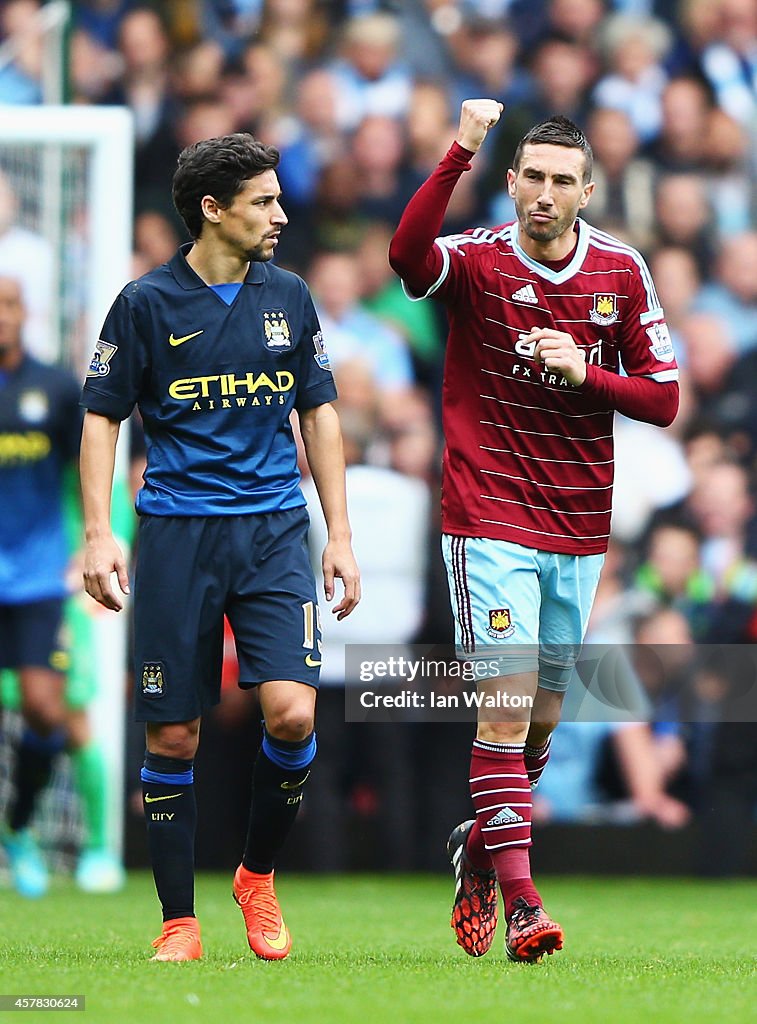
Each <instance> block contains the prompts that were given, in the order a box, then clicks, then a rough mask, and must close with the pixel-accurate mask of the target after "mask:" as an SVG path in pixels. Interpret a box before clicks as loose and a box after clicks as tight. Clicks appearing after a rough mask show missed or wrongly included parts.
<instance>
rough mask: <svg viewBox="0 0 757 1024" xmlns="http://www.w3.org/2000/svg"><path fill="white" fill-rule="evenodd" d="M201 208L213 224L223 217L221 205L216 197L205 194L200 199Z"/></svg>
mask: <svg viewBox="0 0 757 1024" xmlns="http://www.w3.org/2000/svg"><path fill="white" fill-rule="evenodd" d="M200 208H201V209H202V212H203V215H204V216H205V219H206V220H209V221H210V222H211V224H218V222H219V221H220V219H221V207H220V206H219V204H218V200H217V199H214V197H213V196H203V197H202V199H201V200H200Z"/></svg>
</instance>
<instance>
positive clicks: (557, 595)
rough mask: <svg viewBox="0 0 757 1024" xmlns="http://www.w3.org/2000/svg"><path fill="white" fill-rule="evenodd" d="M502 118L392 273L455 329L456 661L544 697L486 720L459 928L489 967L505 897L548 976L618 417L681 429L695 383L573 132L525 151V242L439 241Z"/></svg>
mask: <svg viewBox="0 0 757 1024" xmlns="http://www.w3.org/2000/svg"><path fill="white" fill-rule="evenodd" d="M502 109H503V108H502V105H501V104H500V103H498V102H496V101H495V100H490V99H476V100H466V101H465V102H464V103H463V105H462V111H461V116H460V126H459V131H458V134H457V137H456V140H455V141H454V142H453V144H452V146H451V148H450V150H449V151H448V153H447V154H446V156H445V157H444V158H443V159H442V161H441V163H440V164H439V166H438V167H437V168H436V170H435V171H434V172H433V174H432V175H431V176H430V177H429V179H428V180H427V181H426V182H425V183H424V184H423V185H422V186H421V188H420V189H419V190H418V192H417V193H416V194H415V196H413V198H412V199H411V200H410V202H409V204H408V206H407V208H406V210H405V212H404V214H403V216H402V219H401V221H400V223H399V226H398V228H397V231H396V233H395V235H394V238H393V240H392V243H391V248H390V262H391V264H392V266H393V267H394V269H395V271H396V272H397V273H398V274H399V275H400V277H401V278H402V279H403V282H404V285H405V288H406V291H407V292H408V294H409V295H410V297H411V298H423V297H426V296H430V295H433V296H434V297H435V298H437V299H439V300H440V301H441V302H443V303H444V305H445V306H446V309H447V313H448V316H449V323H450V330H449V340H448V345H447V355H446V364H445V375H444V388H443V418H444V431H445V440H446V450H445V453H444V467H443V491H442V494H443V497H442V516H443V539H442V544H443V551H444V557H445V561H446V565H447V572H448V577H449V585H450V594H451V602H452V607H453V612H454V616H455V627H456V646H457V651H458V656H460V657H464V658H467V659H473V658H479V659H481V665H482V666H484V662H485V663H486V665H485V666H484V669H485V671H484V672H482V675H485V676H487V677H488V678H483V679H482V681H481V683H480V689H482V690H483V691H484V692H485V693H486V694H487V695H493V694H494V693H495V691H496V692H498V693H500V695H501V692H502V691H505V692H506V693H510V692H512V693H517V694H519V695H528V696H531V697H532V698H533V708H532V710H531V714H530V718H529V720H528V721H524V720H523V719H524V717H525V716H524V713H523V711H522V710H511V709H508V708H504V707H501V708H500V709H499V710H497V711H496V712H494V713H492V712H489V714H486V713H484V712H483V711H482V712H480V713H479V723H478V730H477V736H476V739H475V741H474V743H473V752H472V757H471V772H470V785H471V794H472V798H473V804H474V807H475V810H476V818H475V819H474V820H472V821H468V822H465V823H463V824H462V825H460V826H459V827H458V828H456V829H455V830H454V831H453V833H452V835H451V836H450V840H449V844H448V852H449V855H450V858H451V860H452V863H453V867H454V870H455V878H456V893H455V902H454V907H453V913H452V927H453V928H454V930H455V932H456V935H457V940H458V942H459V944H460V945H461V946H462V947H463V949H464V950H465V951H466V952H467V953H469V954H470V955H471V956H481V955H482V954H484V953H486V952H487V951H488V950H489V948H490V946H491V943H492V939H493V937H494V929H495V927H496V923H497V883H499V887H500V889H501V891H502V895H503V898H504V911H505V918H506V920H507V935H506V941H505V947H506V951H507V955H508V957H509V958H510V959H511V960H515V961H520V962H534V961H537V960H539V959H541V957H542V956H543V955H544V954H545V953H552V952H553V951H554V950H556V949H560V948H561V947H562V944H563V931H562V928H561V927H560V925H559V924H557V923H556V922H555V921H553V920H552V919H551V918H550V917H549V915H548V914H547V912H546V911H545V910H544V907H543V905H542V900H541V897H540V896H539V893H538V891H537V890H536V888H535V886H534V883H533V881H532V879H531V871H530V862H529V847H530V845H531V786H532V785H535V784H536V783H537V782H538V780H539V777H540V775H541V773H542V771H543V770H544V767H545V765H546V762H547V758H548V756H549V741H550V736H551V733H552V731H553V729H554V728H555V726H556V724H557V722H558V721H559V718H560V712H561V707H562V701H563V696H564V692H565V688H566V687H567V684H568V680H569V678H570V676H571V673H572V670H573V666H574V662H575V658H576V656H577V652H578V650H579V648H580V644H581V641H582V639H583V635H584V632H585V629H586V622H587V619H588V615H589V611H590V609H591V604H592V601H593V599H594V593H595V589H596V586H597V581H598V578H599V572H600V569H601V566H602V560H603V557H604V555H603V553H604V552H605V550H606V548H607V540H608V535H609V531H610V507H611V494H612V480H613V447H612V445H613V442H612V429H613V427H612V424H613V413H614V411H615V410H618V411H619V412H621V413H623V414H624V415H626V416H630V417H633V418H634V419H638V420H644V421H646V422H649V423H656V424H659V425H661V426H667V425H668V424H669V423H671V422H672V420H673V418H674V416H675V414H676V411H677V407H678V384H677V377H678V373H677V369H676V364H675V360H674V356H673V349H672V345H671V342H670V336H669V334H668V330H667V328H666V326H665V321H664V314H663V311H662V309H661V308H660V303H659V301H658V299H657V295H656V294H655V289H654V285H653V283H652V280H651V278H650V275H649V271H648V270H647V267H646V265H645V263H644V260H643V259H642V258H641V256H640V255H639V253H638V252H636V251H635V250H634V249H632V248H631V247H630V246H628V245H626V244H625V243H624V242H621V241H619V240H618V239H617V238H614V237H612V236H611V235H608V234H606V233H605V232H604V231H598V230H596V229H595V228H593V227H590V226H589V225H588V224H587V223H586V222H585V221H582V220H581V219H580V218H579V213H580V211H581V210H582V209H584V207H585V206H586V205H587V203H588V202H589V200H590V198H591V194H592V191H593V190H594V184H593V182H592V180H591V174H592V153H591V148H590V146H589V144H588V142H587V141H586V139H585V137H584V135H583V133H582V132H581V130H580V129H579V128H578V127H577V126H576V125H574V124H573V123H572V122H571V121H569V120H568V119H567V118H564V117H553V118H551V119H550V120H548V121H545V122H543V123H542V124H539V125H537V126H535V127H534V128H532V129H531V130H530V131H529V132H528V133H527V134H526V135H525V137H524V138H523V139H522V140H521V142H520V144H519V145H518V147H517V150H516V152H515V156H514V159H513V166H512V168H511V169H510V170H509V171H508V172H507V187H508V191H509V194H510V196H511V197H512V199H513V202H514V204H515V211H516V214H517V220H516V221H515V222H514V223H512V224H505V225H502V226H499V227H494V228H483V227H479V228H475V229H473V230H471V231H469V232H465V233H463V234H457V235H451V236H446V237H436V236H437V235H438V234H439V231H440V229H441V225H442V221H443V218H444V213H445V209H446V206H447V203H448V201H449V198H450V195H451V193H452V191H453V189H454V188H455V184H456V182H457V180H458V178H459V177H460V176H461V175H462V174H464V173H465V171H467V170H468V169H469V168H470V161H471V160H472V159H473V157H474V154H475V153H476V152H477V151H478V149H479V148H480V147H481V145H482V143H483V141H484V139H485V138H486V134H487V132H488V131H489V130H490V129H491V128H492V127H493V126H494V125H496V124H497V122H498V120H499V118H500V115H501V113H502ZM621 365H622V367H623V369H624V371H625V373H626V374H627V376H622V375H621V374H620V368H621ZM487 666H491V668H490V669H489V668H488V667H487ZM492 717H494V718H496V719H497V720H496V721H491V720H489V719H491V718H492Z"/></svg>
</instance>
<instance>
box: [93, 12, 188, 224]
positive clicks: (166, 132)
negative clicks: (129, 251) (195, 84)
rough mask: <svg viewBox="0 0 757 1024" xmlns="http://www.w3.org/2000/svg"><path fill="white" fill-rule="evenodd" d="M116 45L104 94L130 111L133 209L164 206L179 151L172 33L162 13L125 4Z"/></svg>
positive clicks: (109, 102)
mask: <svg viewBox="0 0 757 1024" xmlns="http://www.w3.org/2000/svg"><path fill="white" fill-rule="evenodd" d="M118 50H119V53H120V56H121V58H122V60H123V74H122V76H121V78H120V79H119V81H118V83H117V84H116V85H115V86H114V88H113V89H111V90H110V92H108V93H107V94H106V95H105V96H104V97H103V100H102V102H103V103H106V104H114V103H115V104H122V105H126V106H128V107H129V108H130V109H131V112H132V114H133V115H134V130H135V136H136V152H135V161H134V195H135V205H136V209H137V211H139V210H142V209H145V208H153V209H165V208H166V207H167V203H168V200H167V199H166V196H170V194H171V187H170V185H171V178H172V176H173V171H174V168H175V164H176V157H177V156H178V153H179V148H180V147H179V146H178V144H177V142H176V138H175V136H174V132H173V127H174V121H175V117H176V114H177V100H176V97H175V95H174V93H173V91H172V87H171V77H170V68H169V57H170V39H169V36H168V32H167V30H166V26H165V24H164V22H163V21H162V19H161V17H160V15H159V14H158V13H157V12H156V11H155V10H153V9H152V8H149V7H136V8H134V9H132V10H129V11H128V12H127V13H126V14H125V15H124V17H123V19H122V20H121V22H120V25H119V30H118Z"/></svg>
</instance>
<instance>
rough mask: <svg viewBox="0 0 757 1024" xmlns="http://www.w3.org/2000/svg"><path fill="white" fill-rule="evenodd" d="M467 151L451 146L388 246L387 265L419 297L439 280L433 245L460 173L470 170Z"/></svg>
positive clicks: (438, 258)
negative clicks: (389, 265)
mask: <svg viewBox="0 0 757 1024" xmlns="http://www.w3.org/2000/svg"><path fill="white" fill-rule="evenodd" d="M472 155H473V154H472V153H471V152H470V150H467V149H463V148H462V146H460V145H459V144H458V143H457V142H453V143H452V146H451V147H450V149H449V151H448V152H447V154H446V156H444V158H443V159H442V161H441V162H440V164H439V166H438V167H437V168H436V170H435V171H434V172H433V174H431V176H430V177H429V178H428V179H427V180H426V181H425V182H424V183H423V184H422V185H421V187H420V188H419V189H418V191H417V192H416V193H415V195H414V196H413V197H412V199H411V200H410V202H409V203H408V204H407V206H406V207H405V212H404V213H403V214H402V217H401V218H400V222H399V224H398V226H397V230H396V232H395V234H394V237H393V238H392V241H391V244H390V246H389V262H390V264H391V265H392V268H393V269H394V271H395V272H396V273H397V274H399V276H400V277H401V278H402V279H403V281H405V283H406V284H407V285H408V286H409V287H410V288H411V290H412V291H414V292H416V293H417V294H418V295H422V294H423V293H424V292H425V291H426V290H427V289H428V288H429V287H430V285H432V284H433V283H434V281H436V280H437V278H438V277H439V272H440V270H441V266H442V257H441V253H440V252H439V250H438V249H437V248H436V246H435V245H434V239H435V238H436V237H437V236H438V235H439V234H440V232H441V229H442V222H443V220H444V214H445V213H446V210H447V204H448V203H449V200H450V196H451V195H452V192H453V190H454V188H455V185H456V184H457V182H458V180H459V178H460V175H461V174H462V173H463V171H467V170H470V166H471V165H470V158H471V156H472Z"/></svg>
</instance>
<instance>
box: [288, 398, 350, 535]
mask: <svg viewBox="0 0 757 1024" xmlns="http://www.w3.org/2000/svg"><path fill="white" fill-rule="evenodd" d="M300 430H301V432H302V440H303V443H304V445H305V454H306V455H307V460H308V466H309V467H310V472H311V473H312V474H313V481H314V482H315V486H316V489H317V491H318V498H319V500H320V503H321V508H322V509H323V517H324V519H325V520H326V529H327V530H328V535H329V540H349V539H350V538H351V536H352V531H351V530H350V523H349V518H348V516H347V495H346V491H345V483H344V474H345V464H344V448H343V445H342V431H341V428H340V426H339V417H338V416H337V414H336V410H335V409H334V407H333V406H332V405H330V404H325V405H319V406H317V407H316V408H315V409H308V410H306V411H304V412H301V413H300Z"/></svg>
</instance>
